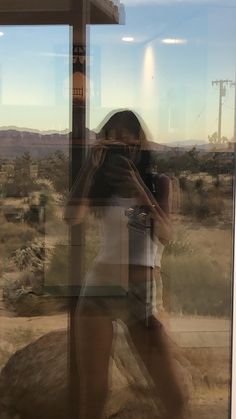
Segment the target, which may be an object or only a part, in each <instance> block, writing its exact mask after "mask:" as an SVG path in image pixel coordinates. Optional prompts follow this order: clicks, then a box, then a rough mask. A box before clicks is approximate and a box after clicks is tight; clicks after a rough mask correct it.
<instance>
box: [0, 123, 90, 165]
mask: <svg viewBox="0 0 236 419" xmlns="http://www.w3.org/2000/svg"><path fill="white" fill-rule="evenodd" d="M86 138H87V143H88V144H90V143H93V142H94V141H95V133H94V132H93V131H90V130H88V129H87V130H86ZM57 150H60V151H63V152H64V153H65V154H68V152H69V132H67V133H65V132H64V131H62V132H50V133H47V134H45V133H44V132H41V131H38V132H36V131H33V132H32V131H30V130H25V131H20V130H18V129H7V130H4V129H0V157H1V158H8V159H9V158H15V157H18V156H21V155H22V154H24V153H25V152H29V153H30V155H31V156H32V158H43V157H47V156H49V155H51V154H53V153H55V151H57Z"/></svg>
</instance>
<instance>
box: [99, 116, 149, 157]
mask: <svg viewBox="0 0 236 419" xmlns="http://www.w3.org/2000/svg"><path fill="white" fill-rule="evenodd" d="M124 129H126V130H127V131H128V132H129V133H130V134H133V135H134V136H135V137H136V139H137V140H138V145H139V147H140V149H141V150H146V149H149V146H148V139H147V137H149V139H150V133H149V132H148V129H147V127H146V126H145V123H144V121H142V120H141V117H140V116H138V115H137V114H136V113H135V112H134V111H131V110H129V109H122V110H119V111H115V112H114V111H113V112H111V113H109V114H108V115H107V116H106V117H105V118H104V120H103V121H102V122H101V123H100V124H99V126H98V127H97V129H96V132H97V138H98V140H99V142H101V143H106V142H107V141H109V132H111V131H112V130H114V131H115V132H116V133H119V132H120V131H121V130H124Z"/></svg>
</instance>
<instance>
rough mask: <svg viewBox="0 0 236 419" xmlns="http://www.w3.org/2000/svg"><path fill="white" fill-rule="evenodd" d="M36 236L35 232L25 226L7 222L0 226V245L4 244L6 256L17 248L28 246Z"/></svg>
mask: <svg viewBox="0 0 236 419" xmlns="http://www.w3.org/2000/svg"><path fill="white" fill-rule="evenodd" d="M36 235H37V232H36V230H35V229H33V228H31V227H29V226H27V225H25V224H15V223H7V222H5V223H2V224H0V243H2V244H4V248H5V251H6V253H7V254H8V255H10V254H11V253H12V252H13V251H15V250H16V249H18V248H19V247H21V246H23V245H27V244H29V243H30V242H31V241H32V240H34V239H35V237H36Z"/></svg>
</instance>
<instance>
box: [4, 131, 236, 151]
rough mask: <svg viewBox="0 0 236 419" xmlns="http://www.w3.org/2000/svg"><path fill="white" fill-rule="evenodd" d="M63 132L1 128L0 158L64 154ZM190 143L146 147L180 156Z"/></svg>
mask: <svg viewBox="0 0 236 419" xmlns="http://www.w3.org/2000/svg"><path fill="white" fill-rule="evenodd" d="M4 128H7V129H4ZM66 131H67V130H64V131H61V132H55V131H37V130H33V131H32V130H30V129H27V128H25V129H24V130H21V129H19V128H17V127H2V128H0V158H3V159H4V158H5V159H12V158H15V157H18V156H21V155H22V154H24V153H25V152H29V153H30V155H31V156H32V158H35V159H39V158H44V157H48V156H49V155H51V154H53V153H55V151H57V150H60V151H63V153H65V154H68V153H69V138H70V133H69V132H66ZM192 141H193V140H189V141H183V142H178V143H177V142H173V143H171V144H170V143H169V144H161V143H156V142H154V141H150V142H149V146H150V148H151V149H152V150H155V151H156V152H159V153H176V152H178V153H184V152H185V151H188V150H190V149H191V148H192V147H193V146H194V145H193V144H192ZM95 142H96V134H95V132H94V131H91V130H89V129H88V128H86V144H87V145H88V146H91V145H93V144H94V143H95ZM180 144H181V146H180ZM195 147H196V148H197V150H199V151H200V152H202V153H209V152H215V151H219V152H232V148H231V149H230V148H229V147H228V145H227V144H219V145H212V144H208V143H204V144H201V143H200V144H199V143H198V144H196V145H195Z"/></svg>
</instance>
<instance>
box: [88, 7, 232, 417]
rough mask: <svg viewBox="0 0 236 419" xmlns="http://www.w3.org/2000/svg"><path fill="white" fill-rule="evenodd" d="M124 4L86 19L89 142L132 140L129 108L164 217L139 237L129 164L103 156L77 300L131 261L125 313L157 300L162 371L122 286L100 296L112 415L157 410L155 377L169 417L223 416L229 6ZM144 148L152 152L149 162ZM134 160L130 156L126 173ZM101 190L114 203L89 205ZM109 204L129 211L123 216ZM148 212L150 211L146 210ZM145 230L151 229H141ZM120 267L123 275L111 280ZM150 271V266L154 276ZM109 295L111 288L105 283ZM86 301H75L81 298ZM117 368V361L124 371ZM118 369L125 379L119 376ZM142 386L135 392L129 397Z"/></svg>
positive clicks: (149, 184)
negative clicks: (108, 321)
mask: <svg viewBox="0 0 236 419" xmlns="http://www.w3.org/2000/svg"><path fill="white" fill-rule="evenodd" d="M124 5H125V16H126V18H125V22H124V24H123V25H114V26H107V25H103V26H102V25H99V26H91V27H90V45H89V48H90V49H89V51H90V65H89V69H88V78H89V86H90V92H89V102H88V107H89V112H88V114H87V126H88V128H89V129H90V142H87V144H91V143H92V142H94V143H96V144H97V146H98V145H99V144H100V145H103V146H104V144H105V145H106V147H107V148H108V149H109V147H111V152H110V153H111V154H112V153H113V149H114V150H115V145H116V146H118V145H119V146H120V147H121V145H122V144H123V145H126V146H127V144H128V145H129V146H130V145H131V142H132V138H131V137H130V133H131V134H134V128H133V127H134V122H133V125H132V121H133V120H134V117H133V114H131V113H128V112H127V110H128V111H131V112H134V114H135V115H136V116H137V118H138V120H139V121H140V122H141V127H142V128H143V130H144V132H145V135H146V137H145V141H143V142H142V140H140V137H139V140H140V143H141V147H140V143H139V145H137V147H140V148H141V155H142V156H143V157H141V159H143V160H142V164H140V162H139V165H137V169H138V171H139V174H140V175H141V178H142V181H143V182H144V183H145V185H146V188H147V189H148V192H149V193H150V192H151V194H152V196H153V197H154V198H155V200H156V204H157V207H159V218H158V216H157V219H156V221H154V226H151V227H150V226H148V225H146V233H144V230H143V228H144V226H143V224H142V220H141V218H142V217H141V216H140V213H139V212H142V211H141V209H140V211H137V205H138V204H137V201H135V200H134V201H135V202H136V204H134V201H132V199H131V198H133V195H132V192H130V189H129V188H130V184H127V176H131V174H130V173H131V172H132V171H131V168H130V166H129V170H128V165H127V167H125V163H124V162H123V175H122V169H121V167H119V170H118V168H117V167H118V166H119V164H121V163H119V161H118V160H116V159H115V158H114V155H113V157H112V156H111V157H110V159H111V160H110V163H109V161H108V160H105V163H103V166H102V167H103V168H102V169H101V170H102V176H103V177H102V179H103V182H104V183H103V187H102V186H100V187H101V189H100V195H99V193H98V192H97V189H96V188H99V185H100V184H99V180H97V179H95V180H94V182H95V184H96V187H94V189H95V190H92V192H91V193H92V197H93V199H94V200H93V201H92V202H93V203H94V208H93V211H92V212H93V220H92V221H90V220H88V222H90V224H89V225H90V230H88V231H87V233H86V243H87V249H88V251H90V257H91V262H90V269H89V270H88V272H87V273H86V281H85V289H86V290H85V294H86V293H88V295H90V296H91V295H98V292H99V295H100V294H101V291H98V290H97V289H93V288H91V286H94V284H95V283H96V284H97V285H99V286H102V285H103V286H105V285H106V286H107V284H109V285H110V286H111V285H114V283H115V284H116V285H117V284H118V283H119V284H120V283H121V282H122V280H123V281H124V278H125V275H126V274H125V272H124V271H122V269H121V267H122V268H123V267H124V266H126V264H127V263H128V265H129V274H128V279H127V280H126V287H125V285H124V282H123V290H124V289H125V290H127V289H128V293H129V295H130V296H132V297H134V298H136V302H135V303H133V302H130V304H129V308H128V311H129V314H130V312H131V317H132V309H133V308H134V306H135V309H136V311H137V312H138V316H139V320H140V319H142V320H145V319H146V320H147V317H148V318H149V316H150V312H148V311H147V306H148V304H149V306H148V307H150V306H151V310H153V307H154V309H155V310H154V311H153V312H152V314H153V315H154V317H155V318H156V319H157V320H158V321H160V322H161V324H162V327H163V330H164V331H165V333H166V334H167V336H168V339H170V340H168V343H166V342H165V343H163V342H162V344H163V347H164V348H165V350H166V351H170V352H168V353H170V358H168V359H167V358H165V357H164V356H163V363H165V362H166V363H167V364H168V365H167V366H166V371H162V369H161V367H160V364H159V359H158V356H162V355H160V352H159V351H160V346H161V339H160V337H159V339H160V340H158V337H156V341H155V343H154V342H153V341H152V338H153V335H152V333H154V332H153V329H152V331H150V327H151V326H150V325H148V323H147V324H146V327H147V329H146V331H143V332H141V331H140V332H138V326H136V327H137V329H135V328H133V326H132V325H133V323H132V321H131V323H130V317H129V320H127V317H126V316H127V307H126V306H125V304H124V302H120V303H119V302H118V301H119V297H118V294H117V290H116V291H114V290H113V291H114V294H113V296H115V295H116V300H114V302H113V303H111V301H112V300H111V299H110V300H109V298H108V297H106V298H105V299H103V304H104V305H105V307H106V310H108V313H109V315H108V317H109V316H110V318H112V320H113V336H114V334H115V336H116V337H117V339H116V341H115V342H116V344H114V352H115V355H114V359H115V361H114V364H113V370H112V372H110V374H111V376H112V383H113V385H114V388H112V390H113V392H112V396H111V398H109V403H108V409H110V410H109V414H110V415H115V414H116V415H117V417H122V418H123V417H125V415H126V414H127V415H130V416H129V417H139V418H144V417H164V416H162V413H161V411H160V410H158V409H159V408H158V407H156V406H154V405H152V402H153V400H154V399H155V398H153V396H151V391H150V387H148V385H147V382H149V379H150V377H151V381H152V385H153V382H154V384H156V388H157V389H158V391H157V399H158V400H159V401H160V400H161V404H162V407H163V406H164V408H165V409H166V413H167V414H168V415H169V416H168V418H169V417H170V418H172V417H175V418H177V417H178V418H180V417H181V418H182V417H185V416H184V415H183V413H181V411H182V410H181V409H182V407H181V403H183V404H184V405H185V406H186V410H187V411H188V413H186V417H190V413H191V415H192V416H191V417H193V418H195V417H196V418H204V417H211V418H212V419H224V418H225V419H226V418H228V417H229V413H230V403H229V400H230V380H231V374H230V368H231V364H230V359H231V358H230V351H231V346H230V339H231V297H232V296H231V287H232V266H233V259H232V238H233V167H234V141H235V51H236V48H235V47H236V28H235V23H234V22H235V17H236V16H235V7H234V4H233V2H230V1H221V2H219V1H209V2H207V1H206V2H177V1H174V0H173V1H168V2H162V1H150V2H149V1H139V2H137V1H131V0H124ZM118 111H119V112H120V111H124V112H123V114H121V113H120V114H118ZM109 118H110V119H109ZM127 131H128V133H127ZM139 133H140V132H139ZM95 134H97V139H95ZM136 139H137V136H136ZM146 140H147V141H146ZM133 145H134V144H133ZM107 153H108V152H107ZM119 153H120V154H121V156H122V158H123V159H124V158H126V159H127V158H128V157H127V154H125V153H127V152H126V151H125V150H124V149H122V147H121V150H118V151H117V149H116V151H114V154H116V155H117V154H119ZM145 153H146V155H148V156H149V157H147V156H146V158H145ZM130 158H131V160H132V157H130ZM106 162H107V163H106ZM134 163H135V164H136V161H135V160H134V159H133V160H132V167H133V164H134ZM106 164H107V165H108V166H106ZM125 170H126V171H125ZM133 170H134V167H133ZM132 173H133V172H132ZM136 175H137V173H136ZM109 176H110V178H109ZM123 176H124V177H123ZM136 181H137V178H135V182H136ZM96 182H97V183H96ZM101 182H102V181H101ZM106 182H107V184H109V185H110V186H111V185H112V187H111V190H112V191H113V192H108V191H107V190H106ZM122 182H124V183H122ZM125 182H126V183H125ZM125 185H126V186H125ZM127 185H128V186H127ZM136 187H137V185H136ZM136 192H137V190H136ZM146 192H147V191H146ZM109 193H110V194H111V196H110V195H109ZM133 193H134V192H133ZM98 195H99V196H98ZM108 195H109V199H111V201H109V202H110V203H109V204H107V205H108V209H106V210H104V207H101V206H100V207H99V204H98V203H96V202H99V200H100V201H102V198H101V197H103V198H104V196H105V197H106V198H108ZM134 195H135V193H134ZM114 196H115V198H114ZM117 196H118V197H119V203H117V200H118V198H117ZM90 198H91V197H90ZM116 198H117V200H116ZM128 198H129V199H130V200H129V199H128ZM96 199H97V201H96ZM122 199H123V201H122ZM125 200H126V201H125ZM144 201H145V200H144ZM114 202H115V203H114ZM138 202H140V201H138ZM152 202H153V201H152ZM145 203H146V204H147V202H146V201H145ZM116 206H118V207H119V209H120V208H122V210H123V218H122V221H120V218H119V217H120V216H118V214H117V210H116ZM98 207H99V208H98ZM144 207H145V204H144ZM114 208H115V209H114ZM139 208H140V206H139ZM160 208H161V211H160ZM130 210H131V213H129V214H128V212H129V211H130ZM142 210H143V212H144V213H145V208H142ZM135 211H137V212H136V213H135ZM94 214H95V215H94ZM115 214H116V216H115ZM124 214H126V221H125V215H124ZM146 215H147V214H146ZM144 216H145V214H144ZM94 217H95V218H94ZM144 218H145V217H144ZM94 219H95V221H94ZM163 220H165V222H166V223H167V224H168V227H169V228H170V230H171V232H170V231H168V234H167V232H166V236H165V234H164V233H163V232H161V231H160V230H161V229H162V227H163V225H162V223H163V222H164V221H163ZM94 222H96V223H97V224H98V225H100V227H101V226H102V227H101V228H102V230H101V233H100V236H99V238H98V239H96V249H97V250H96V251H95V250H94V247H95V243H94V236H93V233H92V230H91V225H92V223H94ZM145 222H147V220H146V221H145ZM122 223H123V224H122ZM103 224H104V225H105V227H104V225H103ZM134 224H135V226H136V228H137V229H138V228H139V229H140V233H139V235H138V234H137V232H136V233H135V234H134V233H133V230H132V227H134ZM118 225H119V227H118ZM127 225H128V233H127ZM148 228H150V229H151V230H150V231H151V233H147V231H148V230H147V229H148ZM122 229H123V230H122ZM152 229H153V230H152ZM121 231H122V233H121ZM125 231H126V234H127V236H126V239H125V244H124V241H122V240H123V239H122V237H124V236H123V234H125V233H124V232H125ZM145 234H146V236H145ZM150 234H151V235H153V236H152V238H153V237H154V238H153V241H154V245H153V242H150ZM127 241H128V242H129V251H128V250H126V255H123V256H122V255H120V254H119V257H118V256H117V254H118V248H119V246H122V249H123V246H127ZM139 243H142V245H143V246H144V247H143V250H142V251H141V250H140V247H139ZM148 246H149V250H147V249H148ZM89 249H90V250H89ZM91 249H93V250H91ZM150 249H151V250H150ZM148 251H149V252H150V253H151V256H150V254H149V256H148ZM130 252H131V253H130ZM132 252H133V253H132ZM145 252H146V253H145ZM144 253H145V255H146V256H144ZM115 255H116V259H115ZM127 255H128V256H127ZM154 256H155V257H154ZM150 257H152V258H154V260H150ZM109 258H110V259H109ZM112 258H113V259H112ZM127 258H128V259H127ZM132 258H134V259H132ZM138 259H139V260H138ZM144 259H145V260H144ZM127 260H129V262H127ZM111 261H112V262H111ZM117 265H119V268H120V277H119V280H117V278H116V275H115V272H116V271H115V268H116V267H117ZM131 265H132V266H131ZM133 265H135V267H136V268H135V269H134V267H133ZM144 267H145V268H146V271H145V269H144ZM147 268H151V271H152V273H151V275H152V276H151V279H150V277H148V275H149V274H150V272H149V274H148V269H147ZM101 271H102V274H101ZM144 271H145V272H144ZM91 278H92V279H91ZM126 278H127V275H126ZM139 278H141V279H140V281H141V285H140V282H139ZM93 293H94V294H93ZM103 293H104V294H103V296H104V295H106V290H105V289H103ZM114 298H115V297H114ZM137 300H139V302H140V301H141V306H140V305H139V304H138V303H137ZM144 300H145V301H144ZM97 301H99V300H97ZM112 304H114V305H113V307H111V305H112ZM145 304H146V305H145ZM81 305H82V308H83V301H82V302H81ZM85 305H86V302H85ZM101 305H102V303H101ZM96 309H97V310H98V305H96ZM82 313H83V310H82ZM98 313H99V311H98ZM101 313H104V312H103V311H102V309H101V312H100V314H101ZM97 316H98V317H99V314H97ZM114 319H119V321H118V322H117V321H115V320H114ZM98 324H99V321H98V320H97V325H98ZM114 325H116V328H115V329H114ZM104 327H105V326H104ZM148 328H149V329H148ZM101 329H102V328H101ZM154 329H155V328H154ZM98 330H100V329H98ZM104 330H105V329H104ZM114 330H115V332H114ZM148 330H149V332H148ZM97 333H98V332H97ZM85 335H86V333H85ZM96 336H98V334H97V335H96ZM124 336H126V338H125V337H124ZM157 336H159V335H158V332H157ZM145 339H147V341H148V342H149V344H147V347H146V351H147V352H145V354H144V353H143V351H145V349H144V347H145V344H144V343H143V346H142V344H141V342H143V340H145ZM130 341H131V345H130V347H131V352H132V354H133V355H134V358H131V355H128V353H129V352H128V349H127V346H126V344H127V342H128V343H130ZM121 342H122V343H121ZM122 344H123V350H122V351H121V346H119V345H122ZM155 345H156V346H155ZM158 345H159V346H158ZM103 349H104V348H103ZM96 350H97V349H96ZM107 350H108V349H107ZM147 353H148V355H147ZM137 354H138V355H137ZM133 355H132V356H133ZM81 356H82V357H83V353H82V355H81ZM155 356H156V358H155ZM97 357H99V353H98V350H97ZM140 358H141V360H142V362H141V360H140ZM84 359H87V358H86V357H85V356H84ZM135 359H136V360H137V359H138V361H139V362H138V364H139V365H141V367H140V368H141V370H139V371H137V370H135V367H134V365H135ZM119 362H120V363H122V362H123V363H124V364H122V365H124V368H125V372H124V369H122V370H121V368H120V364H119ZM117 365H118V366H117ZM130 365H131V366H130ZM165 365H166V364H165ZM170 365H171V366H170ZM172 367H173V369H172ZM104 368H105V367H104ZM117 369H118V371H117ZM141 372H142V373H141ZM118 373H119V374H121V376H122V379H123V380H124V381H122V380H120V382H119V381H118V378H117V374H118ZM175 374H177V378H176V375H175ZM124 377H125V378H124ZM103 378H104V377H103V375H101V377H100V380H99V378H97V380H96V385H97V387H99V388H100V386H102V379H103ZM126 379H127V381H125V380H126ZM145 380H146V381H145ZM88 382H89V383H91V382H92V378H91V382H90V381H89V378H88ZM130 382H132V383H133V385H132V386H129V384H128V383H130ZM166 382H168V385H166ZM103 388H104V387H103ZM168 388H169V390H168ZM140 391H142V397H137V394H140V393H139V392H140ZM175 391H176V393H175ZM95 396H96V391H94V393H93V391H92V390H91V392H90V393H89V397H92V398H94V397H95ZM175 396H176V398H175ZM98 398H99V396H98V395H97V399H98ZM97 399H96V400H97ZM116 402H117V404H118V405H117V404H116ZM85 404H86V402H85ZM173 406H174V407H173ZM127 412H129V413H127ZM174 412H175V413H174ZM158 415H159V416H158ZM89 417H90V416H89ZM99 417H100V416H99ZM101 417H102V416H101Z"/></svg>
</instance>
